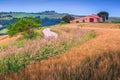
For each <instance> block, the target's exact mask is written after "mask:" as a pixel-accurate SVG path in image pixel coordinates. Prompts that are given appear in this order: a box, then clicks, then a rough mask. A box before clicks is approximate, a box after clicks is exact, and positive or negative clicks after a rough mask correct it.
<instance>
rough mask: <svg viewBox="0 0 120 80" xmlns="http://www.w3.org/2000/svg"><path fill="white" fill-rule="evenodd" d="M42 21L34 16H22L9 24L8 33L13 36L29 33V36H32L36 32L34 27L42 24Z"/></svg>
mask: <svg viewBox="0 0 120 80" xmlns="http://www.w3.org/2000/svg"><path fill="white" fill-rule="evenodd" d="M40 21H41V20H40V19H38V18H34V17H27V18H21V19H19V20H18V21H16V22H15V23H14V24H10V25H9V26H8V35H9V36H11V37H12V36H14V35H17V34H19V33H21V34H22V35H24V36H26V35H27V37H28V38H32V37H33V35H34V34H35V32H34V28H37V27H40V26H41V24H39V23H40Z"/></svg>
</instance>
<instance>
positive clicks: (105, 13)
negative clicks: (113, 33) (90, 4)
mask: <svg viewBox="0 0 120 80" xmlns="http://www.w3.org/2000/svg"><path fill="white" fill-rule="evenodd" d="M98 16H100V17H102V18H103V21H104V22H105V21H106V20H108V18H109V13H108V12H106V11H101V12H99V13H98Z"/></svg>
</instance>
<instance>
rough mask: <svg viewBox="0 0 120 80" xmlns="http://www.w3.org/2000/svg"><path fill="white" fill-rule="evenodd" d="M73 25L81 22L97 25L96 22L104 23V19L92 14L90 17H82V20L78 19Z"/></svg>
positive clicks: (73, 21)
mask: <svg viewBox="0 0 120 80" xmlns="http://www.w3.org/2000/svg"><path fill="white" fill-rule="evenodd" d="M70 22H71V23H80V22H88V23H90V22H91V23H95V22H103V19H102V17H99V16H98V15H97V14H92V15H89V16H85V17H81V18H76V19H74V20H72V21H70Z"/></svg>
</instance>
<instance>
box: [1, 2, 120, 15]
mask: <svg viewBox="0 0 120 80" xmlns="http://www.w3.org/2000/svg"><path fill="white" fill-rule="evenodd" d="M46 10H55V11H56V12H58V13H69V14H75V15H90V14H96V13H98V12H100V11H107V12H109V14H110V16H114V17H120V0H0V12H9V11H12V12H42V11H46Z"/></svg>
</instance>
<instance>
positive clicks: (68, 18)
mask: <svg viewBox="0 0 120 80" xmlns="http://www.w3.org/2000/svg"><path fill="white" fill-rule="evenodd" d="M73 19H74V17H72V16H71V15H66V16H64V17H63V18H62V21H63V22H65V23H70V21H71V20H73Z"/></svg>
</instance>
